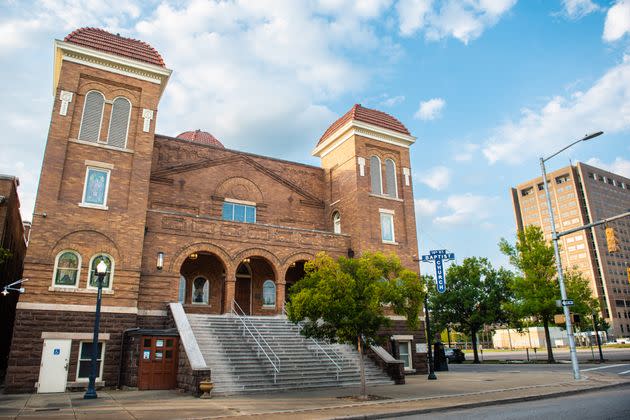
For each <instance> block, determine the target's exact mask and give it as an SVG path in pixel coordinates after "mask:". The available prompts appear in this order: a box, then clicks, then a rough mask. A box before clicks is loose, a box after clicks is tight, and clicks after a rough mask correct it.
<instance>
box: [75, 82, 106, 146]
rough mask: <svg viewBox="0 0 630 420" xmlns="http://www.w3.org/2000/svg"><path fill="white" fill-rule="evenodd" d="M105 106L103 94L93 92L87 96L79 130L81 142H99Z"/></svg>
mask: <svg viewBox="0 0 630 420" xmlns="http://www.w3.org/2000/svg"><path fill="white" fill-rule="evenodd" d="M104 106H105V97H104V96H103V94H102V93H101V92H97V91H95V90H92V91H90V92H88V93H87V95H85V103H84V104H83V115H82V116H81V128H80V129H79V140H85V141H93V142H97V141H99V139H100V136H101V124H102V122H103V107H104Z"/></svg>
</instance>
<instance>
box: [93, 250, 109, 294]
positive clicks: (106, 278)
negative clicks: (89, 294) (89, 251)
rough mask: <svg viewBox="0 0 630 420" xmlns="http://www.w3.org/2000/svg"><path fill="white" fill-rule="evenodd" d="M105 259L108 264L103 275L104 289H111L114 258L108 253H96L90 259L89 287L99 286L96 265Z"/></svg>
mask: <svg viewBox="0 0 630 420" xmlns="http://www.w3.org/2000/svg"><path fill="white" fill-rule="evenodd" d="M101 261H103V262H104V263H105V265H107V272H106V273H105V276H104V277H103V289H111V288H112V281H113V279H114V259H113V258H112V257H111V256H109V255H107V254H96V255H94V256H93V257H92V259H91V260H90V275H89V278H90V282H89V283H88V288H90V289H92V288H98V275H97V274H96V266H97V265H98V263H100V262H101Z"/></svg>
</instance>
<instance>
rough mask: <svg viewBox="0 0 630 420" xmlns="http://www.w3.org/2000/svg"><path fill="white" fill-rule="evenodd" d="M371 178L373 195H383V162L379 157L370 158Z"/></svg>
mask: <svg viewBox="0 0 630 420" xmlns="http://www.w3.org/2000/svg"><path fill="white" fill-rule="evenodd" d="M370 178H371V182H372V193H374V194H379V195H381V194H383V182H382V179H381V160H380V159H379V158H378V156H372V157H371V158H370Z"/></svg>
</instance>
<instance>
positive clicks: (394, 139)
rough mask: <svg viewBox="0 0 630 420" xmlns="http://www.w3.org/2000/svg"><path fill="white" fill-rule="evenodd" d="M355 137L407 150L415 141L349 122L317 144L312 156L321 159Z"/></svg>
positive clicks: (380, 129) (369, 125) (412, 137)
mask: <svg viewBox="0 0 630 420" xmlns="http://www.w3.org/2000/svg"><path fill="white" fill-rule="evenodd" d="M355 135H358V136H362V137H367V138H369V139H372V140H376V141H380V142H383V143H387V144H392V145H395V146H399V147H404V148H409V146H411V145H412V144H413V143H414V142H415V141H416V137H414V136H410V135H407V134H403V133H399V132H397V131H393V130H388V129H386V128H382V127H379V126H376V125H374V124H368V123H364V122H362V121H356V120H350V121H348V122H347V123H346V124H344V125H343V126H341V127H340V128H339V129H337V130H336V131H334V132H333V133H332V134H331V135H330V136H328V137H327V138H325V139H324V140H323V141H322V142H321V143H320V144H318V145H317V147H315V149H314V150H313V152H312V154H313V156H317V157H320V158H323V157H324V156H326V155H327V154H328V153H330V152H332V151H333V150H335V149H336V148H337V147H339V146H341V145H342V144H343V143H344V142H345V141H346V140H348V139H349V138H351V137H352V136H355Z"/></svg>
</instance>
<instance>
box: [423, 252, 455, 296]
mask: <svg viewBox="0 0 630 420" xmlns="http://www.w3.org/2000/svg"><path fill="white" fill-rule="evenodd" d="M454 259H455V254H454V253H452V252H448V251H447V250H446V249H435V250H431V251H429V255H423V256H422V262H427V263H430V262H434V263H435V282H436V288H437V291H438V292H440V293H444V292H446V279H445V277H444V266H443V264H442V261H444V260H446V261H450V260H454Z"/></svg>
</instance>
